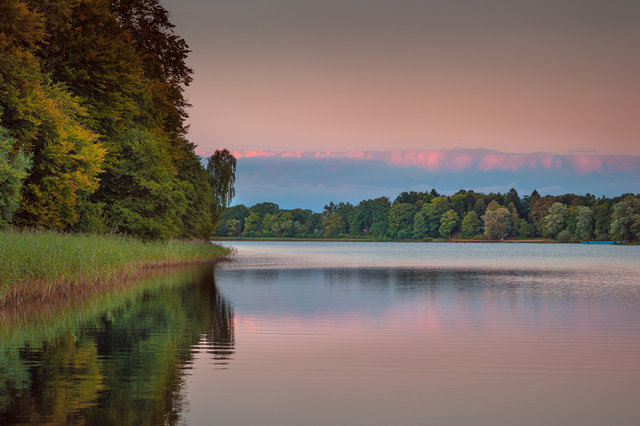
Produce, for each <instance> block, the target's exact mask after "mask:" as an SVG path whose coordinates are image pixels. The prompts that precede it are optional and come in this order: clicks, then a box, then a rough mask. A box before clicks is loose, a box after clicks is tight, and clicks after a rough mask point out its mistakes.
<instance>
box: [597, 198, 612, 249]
mask: <svg viewBox="0 0 640 426" xmlns="http://www.w3.org/2000/svg"><path fill="white" fill-rule="evenodd" d="M594 213H595V234H596V239H598V241H606V240H608V239H609V226H610V224H609V221H610V220H611V209H610V205H609V203H601V204H599V205H598V206H597V207H596V209H595V212H594Z"/></svg>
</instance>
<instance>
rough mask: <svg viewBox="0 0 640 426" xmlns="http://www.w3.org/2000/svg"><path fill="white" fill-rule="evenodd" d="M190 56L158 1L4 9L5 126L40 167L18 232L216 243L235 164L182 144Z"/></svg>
mask: <svg viewBox="0 0 640 426" xmlns="http://www.w3.org/2000/svg"><path fill="white" fill-rule="evenodd" d="M188 52H189V50H188V46H187V45H186V43H185V41H184V40H183V39H182V38H180V37H179V36H178V35H176V34H175V33H174V26H173V24H172V23H171V22H170V21H169V15H168V12H167V11H166V9H164V8H163V7H162V5H161V4H160V3H159V1H158V0H122V1H120V0H110V1H106V0H105V1H103V0H100V1H66V0H65V1H60V0H6V1H3V2H0V126H1V127H3V128H5V129H7V131H8V135H9V136H11V137H12V138H14V142H12V145H13V146H12V147H11V153H10V155H12V156H19V155H21V154H18V153H19V152H24V153H27V154H29V155H31V157H32V161H33V167H31V169H30V171H29V174H28V176H27V177H26V179H25V182H24V185H23V186H22V193H21V205H20V207H19V209H18V211H17V212H16V214H15V215H14V221H13V224H14V225H18V226H21V227H42V228H54V229H60V230H73V231H82V232H124V233H128V234H132V235H137V236H141V237H144V238H163V239H165V238H171V237H186V238H193V237H197V238H208V237H209V236H210V235H211V233H212V232H213V229H214V222H215V220H217V218H218V217H219V214H220V213H221V212H222V210H223V209H224V207H225V206H226V205H228V204H229V201H230V199H231V197H233V180H234V178H235V159H234V158H233V156H231V155H230V154H229V153H228V151H219V152H218V153H217V154H216V155H219V154H220V155H219V157H220V158H218V159H220V161H219V163H218V164H221V165H222V169H217V170H216V165H215V164H214V165H213V167H210V168H209V173H208V171H207V170H206V169H205V167H204V166H203V165H202V163H201V161H200V158H199V157H198V156H197V155H196V154H195V153H194V145H193V144H191V143H189V142H188V141H187V140H186V139H185V138H184V135H185V133H186V130H185V129H186V126H185V124H184V120H185V118H186V117H187V115H186V108H187V107H188V104H187V102H186V100H185V99H184V96H183V90H184V86H186V85H188V84H189V83H190V81H191V69H190V68H189V67H188V66H187V65H186V58H187V54H188ZM15 158H19V157H15ZM214 163H215V162H214ZM225 167H226V169H225ZM221 170H222V173H219V172H220V171H221ZM214 175H215V176H214ZM8 193H9V192H7V194H8ZM7 197H8V195H7ZM12 199H13V200H15V199H16V198H15V196H12ZM242 225H243V223H241V224H240V226H241V227H242Z"/></svg>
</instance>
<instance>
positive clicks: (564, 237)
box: [556, 229, 571, 243]
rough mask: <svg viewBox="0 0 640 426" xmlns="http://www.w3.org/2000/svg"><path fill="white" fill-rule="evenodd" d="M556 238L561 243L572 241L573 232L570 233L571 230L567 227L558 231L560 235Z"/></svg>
mask: <svg viewBox="0 0 640 426" xmlns="http://www.w3.org/2000/svg"><path fill="white" fill-rule="evenodd" d="M556 239H557V240H558V241H560V242H561V243H568V242H570V241H571V234H570V233H569V231H567V230H566V229H565V230H563V231H560V232H559V233H558V236H557V237H556Z"/></svg>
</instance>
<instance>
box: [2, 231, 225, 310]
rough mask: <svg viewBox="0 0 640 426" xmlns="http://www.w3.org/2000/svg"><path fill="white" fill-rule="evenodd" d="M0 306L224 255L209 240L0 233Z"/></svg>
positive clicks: (66, 293) (78, 291)
mask: <svg viewBox="0 0 640 426" xmlns="http://www.w3.org/2000/svg"><path fill="white" fill-rule="evenodd" d="M0 247H2V250H1V251H0V271H2V274H1V275H0V307H2V306H6V305H16V304H20V303H23V302H37V301H43V300H47V299H57V298H61V297H67V296H73V298H77V297H78V296H79V295H80V294H84V293H90V292H92V291H94V290H97V289H100V288H104V287H109V286H110V285H111V284H112V283H114V282H119V281H125V280H130V279H133V278H138V277H139V276H141V275H142V274H144V273H145V271H148V270H150V269H153V268H158V267H162V266H175V265H186V264H192V263H200V262H211V261H213V260H216V259H219V258H221V257H224V256H227V255H229V254H230V250H229V249H227V248H225V247H221V246H218V245H213V244H211V243H210V242H209V241H205V240H203V241H198V240H185V241H180V240H168V241H160V240H156V241H145V240H141V239H138V238H135V237H130V236H123V235H90V234H70V233H58V232H53V231H37V232H33V231H29V232H20V231H3V232H0Z"/></svg>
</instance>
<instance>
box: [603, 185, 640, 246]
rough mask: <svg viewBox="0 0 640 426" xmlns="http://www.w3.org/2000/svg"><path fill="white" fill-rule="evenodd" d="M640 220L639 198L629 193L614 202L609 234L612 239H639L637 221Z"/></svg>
mask: <svg viewBox="0 0 640 426" xmlns="http://www.w3.org/2000/svg"><path fill="white" fill-rule="evenodd" d="M638 222H640V199H638V198H636V197H634V196H632V195H629V196H626V197H625V198H624V200H622V201H620V202H618V203H616V204H614V206H613V212H612V214H611V232H610V234H611V236H612V238H613V239H616V240H618V239H620V240H634V239H640V234H638V233H637V230H636V228H637V226H638V225H637V223H638Z"/></svg>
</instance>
